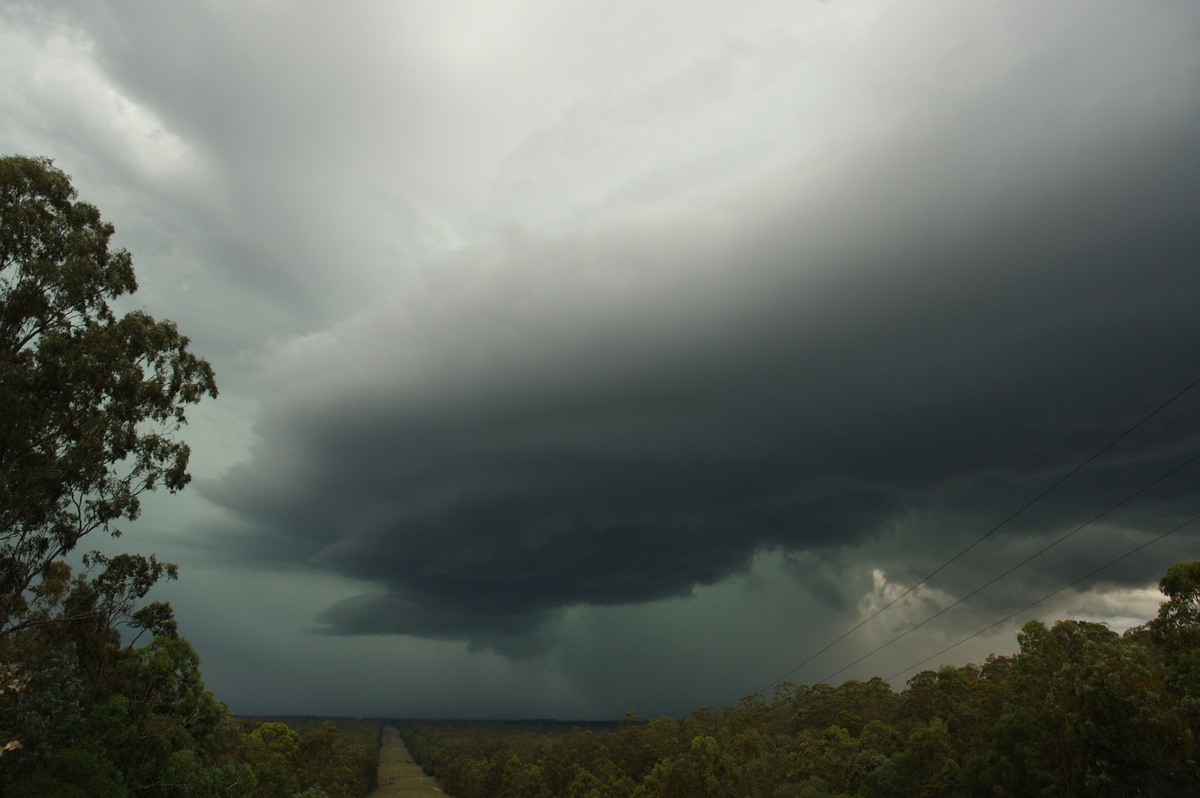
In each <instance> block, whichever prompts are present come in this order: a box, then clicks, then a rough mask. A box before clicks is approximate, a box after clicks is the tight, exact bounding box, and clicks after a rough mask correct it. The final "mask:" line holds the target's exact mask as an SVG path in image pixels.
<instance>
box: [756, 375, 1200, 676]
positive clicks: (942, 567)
mask: <svg viewBox="0 0 1200 798" xmlns="http://www.w3.org/2000/svg"><path fill="white" fill-rule="evenodd" d="M1197 385H1200V378H1197V379H1195V380H1193V381H1192V382H1191V383H1189V384H1188V385H1187V386H1185V387H1184V388H1183V389H1181V390H1180V391H1178V392H1177V393H1176V394H1175V395H1174V396H1172V397H1170V398H1169V399H1167V400H1166V401H1165V402H1163V403H1162V404H1160V405H1159V406H1158V407H1156V408H1154V409H1153V410H1151V411H1150V412H1149V413H1148V414H1147V415H1146V416H1144V417H1143V418H1142V419H1141V420H1140V421H1138V422H1137V423H1136V424H1134V425H1133V426H1132V427H1129V428H1128V429H1126V430H1125V431H1124V432H1122V433H1121V434H1120V435H1118V436H1117V437H1115V438H1113V439H1112V440H1111V441H1109V442H1108V443H1106V444H1105V445H1104V446H1102V447H1101V448H1100V449H1099V450H1097V451H1096V452H1095V453H1094V454H1093V455H1091V456H1090V457H1088V458H1087V459H1086V460H1084V461H1083V462H1082V463H1080V464H1079V465H1077V466H1075V467H1074V468H1072V469H1071V470H1070V471H1068V472H1067V473H1066V474H1064V475H1063V476H1061V477H1059V479H1058V480H1057V481H1055V482H1054V483H1053V484H1052V485H1050V487H1048V488H1046V489H1045V490H1043V491H1042V492H1041V493H1039V494H1038V495H1037V496H1034V497H1033V498H1032V499H1030V500H1029V501H1028V502H1026V503H1025V504H1024V505H1022V506H1021V507H1020V508H1019V509H1018V510H1016V511H1015V512H1013V513H1012V514H1010V515H1009V516H1008V517H1007V518H1005V519H1004V520H1003V521H1001V522H1000V523H998V524H996V525H995V526H994V527H992V528H991V529H989V530H988V531H987V532H984V533H983V534H982V535H980V536H979V537H978V538H976V539H975V541H974V542H973V543H971V544H970V545H968V546H967V547H966V548H964V549H963V550H961V551H960V552H958V553H957V554H955V555H954V556H952V557H951V558H950V559H948V560H946V561H945V562H944V563H942V564H941V565H939V566H938V567H937V568H935V569H934V570H932V571H930V572H929V573H928V574H926V575H925V576H924V577H923V578H922V579H921V580H920V581H918V582H914V583H913V584H912V585H911V586H910V587H909V588H908V589H907V590H905V591H904V592H903V593H901V594H900V595H898V596H896V597H895V598H894V599H892V600H891V601H889V602H888V603H887V604H884V605H883V606H882V607H880V608H879V609H877V610H875V612H873V613H871V614H870V615H868V616H867V617H866V618H864V619H863V620H861V621H859V622H858V624H856V625H855V626H852V627H850V629H848V630H847V631H846V632H844V633H843V634H842V635H841V637H838V638H837V639H835V640H833V641H831V642H829V643H827V644H826V645H825V646H824V647H823V648H820V649H818V650H817V651H815V652H813V653H812V654H810V655H809V656H808V657H807V658H806V659H804V660H803V661H802V662H801V663H800V664H798V665H796V666H795V667H794V668H792V669H791V670H789V671H788V672H787V673H785V674H783V675H782V676H780V677H779V678H778V679H776V680H775V681H773V682H771V683H770V684H768V685H767V686H766V687H764V688H762V690H760V691H759V692H761V693H765V692H766V691H767V690H770V689H771V688H772V687H774V686H775V685H777V684H779V683H780V682H782V681H783V680H784V679H786V678H788V677H789V676H791V675H792V674H793V673H795V672H796V671H798V670H800V669H801V668H803V667H804V666H805V665H807V664H808V663H810V662H812V661H813V660H814V659H816V658H817V657H819V656H821V655H822V654H824V653H825V652H826V651H828V650H829V649H831V648H833V647H834V646H836V645H837V644H838V643H840V642H842V641H843V640H845V639H846V638H847V637H849V636H850V635H852V634H854V633H855V632H857V631H858V630H859V629H861V628H862V627H864V626H866V625H867V624H868V623H870V622H871V621H873V620H875V618H876V617H878V616H879V615H881V614H883V613H884V612H886V611H887V610H888V609H889V608H890V607H891V606H892V605H893V604H895V603H896V602H897V601H900V600H901V599H902V598H904V597H905V596H907V595H909V594H910V593H912V592H913V591H914V590H916V589H917V588H918V587H920V586H921V585H923V584H925V583H926V582H928V581H929V580H930V579H932V578H933V577H935V576H937V575H938V574H939V573H940V572H942V571H943V570H945V569H946V568H947V567H948V566H949V565H951V564H952V563H954V562H956V561H957V560H958V559H959V558H961V557H962V556H963V555H964V554H966V553H967V552H969V551H970V550H971V549H973V548H975V547H976V546H978V545H979V544H980V543H982V542H983V541H984V540H986V539H987V538H989V537H991V536H992V534H994V533H995V532H998V531H1000V530H1001V529H1003V528H1004V527H1005V526H1007V525H1008V524H1009V522H1010V521H1012V520H1013V519H1015V518H1016V517H1017V516H1019V515H1020V514H1021V513H1023V512H1025V511H1026V510H1028V509H1029V508H1030V507H1032V506H1033V505H1035V504H1037V503H1038V502H1039V501H1041V500H1042V499H1043V498H1045V497H1046V495H1047V494H1049V493H1050V492H1051V491H1053V490H1054V489H1055V488H1057V487H1058V486H1059V485H1061V484H1063V483H1064V482H1066V481H1067V480H1068V479H1070V478H1071V477H1073V476H1075V475H1076V474H1077V473H1079V472H1080V471H1082V470H1083V469H1084V468H1085V467H1086V466H1088V465H1089V464H1090V463H1091V462H1092V461H1093V460H1095V459H1096V458H1097V457H1099V456H1100V455H1102V454H1104V453H1105V452H1107V451H1108V450H1109V449H1111V448H1112V447H1114V446H1116V445H1117V444H1118V443H1120V442H1121V441H1122V440H1124V439H1125V438H1127V437H1129V435H1130V434H1132V433H1133V432H1134V430H1136V429H1138V428H1139V427H1141V426H1142V425H1143V424H1145V423H1146V422H1147V421H1149V420H1150V419H1152V418H1154V417H1155V416H1156V415H1158V414H1159V413H1161V412H1162V411H1163V410H1165V409H1166V408H1167V407H1168V406H1169V405H1171V404H1173V403H1174V402H1175V401H1176V400H1177V399H1179V398H1180V397H1182V396H1183V395H1184V394H1186V393H1187V392H1188V391H1190V390H1192V389H1193V388H1195V387H1196V386H1197ZM847 667H849V666H847ZM839 673H840V671H839Z"/></svg>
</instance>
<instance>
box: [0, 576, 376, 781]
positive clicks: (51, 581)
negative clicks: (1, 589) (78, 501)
mask: <svg viewBox="0 0 1200 798" xmlns="http://www.w3.org/2000/svg"><path fill="white" fill-rule="evenodd" d="M90 559H91V564H92V565H93V566H94V568H98V569H99V571H100V572H99V574H97V573H96V572H95V571H93V572H92V573H91V574H90V575H89V576H83V575H80V576H72V573H71V570H70V569H69V568H68V567H67V566H66V565H64V564H62V563H58V564H56V565H55V566H54V567H53V568H51V569H50V571H49V572H48V573H47V575H46V577H45V578H44V579H43V580H42V581H41V583H40V584H39V585H38V587H37V588H36V590H35V591H34V592H33V595H32V601H31V605H30V607H29V609H28V612H27V613H26V615H25V616H24V617H25V619H26V620H27V621H29V622H30V623H29V625H28V626H27V627H25V628H23V629H20V630H17V631H14V632H12V633H10V634H7V635H4V636H3V637H0V655H2V656H0V661H4V662H7V663H9V664H7V665H5V666H4V671H5V672H4V673H3V674H0V676H2V677H3V680H2V681H0V748H3V749H5V750H4V751H3V754H2V757H0V795H4V796H6V798H47V796H54V797H55V798H73V797H74V796H78V798H125V797H126V796H139V797H140V796H145V797H146V798H158V797H159V796H162V797H163V798H165V797H166V796H173V797H174V796H178V797H179V798H211V796H236V797H238V798H293V797H294V796H302V797H303V798H363V796H365V795H367V794H368V793H369V792H370V791H371V790H372V789H374V786H375V775H376V770H377V767H378V761H379V729H380V726H379V724H377V723H372V724H365V725H364V726H363V728H361V729H354V728H352V727H349V726H347V725H345V724H343V726H342V727H341V728H339V727H338V726H336V725H335V724H334V723H331V722H325V723H322V724H315V723H312V724H308V726H307V727H305V726H300V727H299V728H300V729H301V731H302V732H303V734H301V733H298V732H297V731H296V730H294V729H293V728H290V727H289V725H286V724H284V723H280V722H277V721H268V722H262V721H257V720H244V719H243V720H239V719H237V718H235V717H234V716H233V715H232V714H231V713H230V712H229V710H228V709H227V708H226V707H225V705H224V704H222V703H221V702H219V701H217V700H216V699H215V698H214V697H213V696H212V694H211V693H209V692H208V691H207V690H205V688H204V683H203V681H202V680H201V678H200V670H199V657H198V656H197V655H196V652H195V651H194V650H193V649H192V647H191V645H189V644H188V642H187V641H186V640H184V639H183V638H182V637H179V636H178V635H177V633H176V632H175V624H174V621H173V620H172V618H171V614H170V609H169V607H167V606H166V605H163V604H150V605H147V606H146V607H145V608H143V609H141V610H138V611H136V612H132V613H131V612H130V610H129V607H128V606H126V605H125V603H124V600H123V595H124V594H123V593H121V591H116V592H114V593H113V594H107V593H105V591H104V590H103V589H102V586H103V585H106V584H113V585H117V584H122V585H123V584H126V583H127V582H128V579H127V578H126V577H127V576H128V573H126V572H127V571H128V570H129V569H135V570H136V569H137V568H138V567H139V566H142V567H144V566H146V565H147V563H148V562H149V561H146V560H141V559H140V558H130V557H127V556H124V555H123V556H120V557H114V558H111V559H107V558H97V557H92V558H90ZM101 566H102V567H101ZM106 573H107V574H108V578H105V574H106ZM118 576H121V578H117V577H118ZM149 576H153V574H148V575H147V577H149ZM151 581H152V580H151ZM98 585H99V586H101V589H98V587H97V586H98ZM121 625H129V626H132V627H134V628H135V629H138V628H140V629H141V630H142V631H144V632H145V633H147V635H152V639H151V640H150V642H149V643H147V644H145V645H137V642H138V640H137V639H135V640H134V641H133V642H132V643H130V644H125V643H123V642H122V640H121V636H120V634H119V633H118V627H119V626H121ZM372 735H373V736H372Z"/></svg>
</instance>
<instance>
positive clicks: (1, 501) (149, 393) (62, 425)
mask: <svg viewBox="0 0 1200 798" xmlns="http://www.w3.org/2000/svg"><path fill="white" fill-rule="evenodd" d="M112 234H113V226H112V225H111V224H108V223H106V222H104V221H102V220H101V218H100V213H99V211H98V210H97V209H96V208H95V207H94V206H92V205H89V204H88V203H86V202H80V201H77V200H76V192H75V189H74V188H73V187H72V185H71V181H70V178H68V177H67V175H65V174H64V173H63V172H62V171H60V170H59V169H57V168H55V167H54V165H53V163H52V162H51V161H50V160H49V159H46V158H27V157H21V156H9V157H3V158H0V637H3V636H6V635H11V634H12V633H13V632H16V631H19V630H21V629H23V628H27V627H28V626H30V625H34V624H38V623H42V622H45V621H46V620H48V619H49V618H50V617H51V615H52V614H50V613H46V612H31V609H33V608H32V607H31V600H34V599H36V596H34V595H33V594H32V593H31V591H32V590H33V588H35V587H36V585H37V584H38V582H39V580H41V579H42V578H43V577H45V576H46V575H47V573H48V572H49V569H50V568H51V566H52V564H53V563H54V562H55V561H57V560H59V559H60V558H62V557H63V556H64V555H66V554H67V553H68V552H70V551H72V550H73V549H74V548H75V547H76V546H77V545H78V543H79V541H80V540H81V539H82V538H83V537H84V536H86V535H88V534H89V533H91V532H94V531H96V530H104V531H107V532H110V533H112V534H113V535H116V534H119V531H118V530H117V529H115V528H114V527H113V526H112V524H113V523H114V522H117V521H119V520H121V519H130V520H131V519H134V518H136V517H137V516H138V513H139V509H140V506H139V496H140V495H141V494H142V493H143V492H145V491H148V490H154V489H155V488H158V487H160V486H161V487H165V488H166V489H167V490H169V491H171V492H174V491H177V490H179V489H180V488H182V487H183V486H184V485H186V484H187V482H188V480H189V476H188V473H187V463H188V447H187V445H186V444H184V443H183V442H182V441H179V440H177V439H176V437H175V433H176V432H177V431H178V430H179V428H180V427H181V425H182V424H184V423H185V421H186V416H185V413H184V409H185V407H186V406H187V405H189V404H193V403H195V402H198V401H199V400H200V399H201V398H203V397H204V396H206V395H208V396H216V393H217V388H216V383H215V381H214V379H213V372H212V368H211V367H210V366H209V364H208V363H207V362H206V361H204V360H202V359H200V358H198V357H196V356H195V355H193V354H192V353H191V352H190V351H189V350H188V343H189V342H188V339H187V338H186V337H184V336H183V335H181V334H180V333H179V331H178V329H177V328H176V326H175V324H174V323H172V322H170V321H156V320H155V319H153V318H152V317H151V316H149V315H148V314H146V313H144V312H142V311H133V312H130V313H127V314H125V315H123V316H117V315H116V314H115V313H114V312H113V310H112V308H111V307H110V306H109V301H110V300H113V299H116V298H117V297H120V296H123V295H125V294H129V293H132V292H133V291H135V290H136V289H137V282H136V280H135V278H134V273H133V263H132V259H131V257H130V255H129V253H128V252H126V251H125V250H123V249H117V250H110V248H109V240H110V238H111V236H112ZM139 562H140V567H139V566H138V564H137V563H130V562H129V561H124V562H123V563H122V564H121V567H122V568H123V569H124V572H125V575H126V576H128V577H129V578H130V580H132V581H131V582H130V583H129V584H130V586H131V587H132V590H126V591H125V595H130V594H131V593H132V592H137V591H139V590H141V589H142V588H143V587H145V588H147V589H148V585H146V584H145V582H146V580H145V578H144V577H146V576H147V575H150V576H153V577H154V578H157V577H158V576H161V575H162V574H163V573H164V570H163V569H162V568H161V567H160V566H158V565H157V564H155V563H152V562H151V561H149V560H139ZM105 573H107V575H108V577H110V578H112V577H115V576H116V573H115V572H114V571H112V569H108V568H106V569H105ZM139 574H140V577H139ZM139 578H141V582H140V583H139V584H136V585H135V584H133V583H134V582H137V581H138V579H139ZM150 581H151V582H152V581H153V579H151V580H150ZM117 592H121V591H117ZM141 592H142V595H144V590H141ZM138 598H140V596H138ZM43 609H44V608H43ZM110 609H111V607H110Z"/></svg>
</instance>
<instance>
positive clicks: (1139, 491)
mask: <svg viewBox="0 0 1200 798" xmlns="http://www.w3.org/2000/svg"><path fill="white" fill-rule="evenodd" d="M1196 460H1200V452H1197V453H1196V454H1194V455H1192V456H1191V457H1189V458H1188V459H1187V460H1184V461H1183V462H1182V463H1180V464H1179V465H1177V466H1175V467H1174V468H1172V469H1171V470H1170V471H1167V472H1166V473H1165V474H1162V475H1160V476H1158V477H1156V478H1155V479H1154V480H1152V481H1151V482H1148V483H1147V484H1145V485H1143V486H1142V487H1140V488H1138V489H1137V490H1135V491H1134V492H1133V493H1131V494H1129V495H1128V496H1126V497H1125V498H1124V499H1121V501H1119V502H1117V503H1116V504H1114V505H1112V506H1110V507H1109V508H1108V509H1107V510H1105V511H1104V512H1102V513H1100V514H1099V515H1095V516H1093V517H1092V518H1091V520H1089V521H1086V522H1084V523H1082V524H1080V525H1079V526H1077V527H1075V528H1074V529H1072V530H1071V531H1070V532H1068V533H1067V534H1065V535H1063V536H1062V537H1060V538H1058V539H1057V540H1055V541H1053V542H1051V543H1050V544H1049V545H1047V546H1043V547H1042V548H1041V549H1038V550H1037V551H1036V552H1034V553H1033V554H1031V555H1029V556H1028V557H1026V558H1025V559H1023V560H1021V561H1020V562H1019V563H1017V564H1016V565H1014V566H1013V567H1011V568H1009V569H1008V570H1007V571H1005V572H1004V573H1002V574H1000V575H998V576H994V577H992V578H991V579H990V580H988V581H987V582H984V583H983V584H982V585H980V586H979V587H977V588H975V589H974V590H972V591H971V592H970V593H968V594H966V595H965V596H963V597H961V598H959V599H958V600H957V601H955V602H953V603H952V604H948V605H946V606H945V607H943V608H942V609H940V610H938V611H937V612H935V613H934V614H933V615H930V616H929V617H928V618H926V619H925V620H923V621H921V622H920V623H918V624H916V625H914V626H910V627H909V628H908V629H905V630H904V631H903V632H901V633H900V634H898V635H896V636H895V637H893V638H892V639H891V640H888V641H887V642H886V643H883V644H881V645H879V646H876V647H875V648H874V649H872V650H871V651H868V652H867V653H866V654H863V655H862V656H861V657H859V658H858V659H856V660H854V662H851V663H850V664H849V665H844V666H842V667H841V668H838V669H837V670H836V671H834V672H833V673H831V674H829V675H828V676H826V677H825V678H824V679H822V680H821V681H822V682H825V683H828V682H829V680H830V679H832V678H833V677H834V676H837V675H838V674H839V673H841V672H842V671H845V670H847V669H849V668H853V667H854V666H855V665H857V664H858V663H860V662H862V661H863V660H865V659H868V658H870V657H873V656H875V655H876V654H878V653H879V652H880V651H882V650H883V649H885V648H887V647H888V646H890V645H891V644H892V643H895V642H896V641H898V640H900V639H902V638H904V637H907V636H908V635H909V634H911V633H912V632H915V631H917V630H918V629H920V628H921V627H922V626H924V625H925V624H927V623H929V622H930V621H932V620H933V619H935V618H937V617H938V616H940V615H943V614H945V613H947V612H949V611H950V610H952V609H954V608H955V607H957V606H958V605H959V604H962V603H963V602H964V601H966V600H967V599H969V598H971V597H972V596H974V595H976V594H977V593H981V592H983V591H984V590H986V589H987V588H989V587H991V586H992V585H994V584H995V583H996V582H999V581H1000V580H1001V579H1003V578H1004V577H1006V576H1008V575H1009V574H1011V573H1012V572H1013V571H1016V570H1018V569H1019V568H1021V567H1023V566H1025V565H1027V564H1028V563H1030V562H1031V561H1033V560H1035V559H1037V558H1038V557H1041V556H1042V555H1043V554H1045V553H1046V552H1048V551H1050V549H1052V548H1054V547H1055V546H1057V545H1058V544H1059V543H1062V542H1063V541H1064V540H1066V539H1067V538H1069V537H1071V536H1072V535H1074V534H1076V533H1078V532H1081V531H1083V530H1084V529H1086V528H1087V527H1089V526H1091V525H1092V524H1094V523H1096V522H1097V521H1099V520H1100V519H1101V518H1103V517H1104V516H1106V515H1108V514H1109V513H1111V512H1112V511H1113V510H1116V509H1117V508H1119V507H1121V506H1122V505H1124V504H1126V503H1128V502H1129V501H1130V500H1132V499H1134V498H1135V497H1137V496H1140V495H1141V494H1143V493H1145V492H1146V491H1147V490H1149V489H1150V488H1152V487H1154V486H1155V485H1157V484H1158V483H1160V482H1162V481H1163V480H1164V479H1166V478H1167V477H1169V476H1171V475H1172V474H1174V473H1175V472H1177V471H1180V470H1182V469H1184V468H1186V467H1187V466H1189V465H1191V464H1192V463H1194V462H1195V461H1196Z"/></svg>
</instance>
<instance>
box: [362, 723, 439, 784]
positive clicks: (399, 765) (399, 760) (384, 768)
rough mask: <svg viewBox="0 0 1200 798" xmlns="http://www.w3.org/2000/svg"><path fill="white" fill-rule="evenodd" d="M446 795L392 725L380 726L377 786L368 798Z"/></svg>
mask: <svg viewBox="0 0 1200 798" xmlns="http://www.w3.org/2000/svg"><path fill="white" fill-rule="evenodd" d="M435 795H436V796H439V798H445V795H446V794H445V793H444V792H442V788H441V785H439V784H438V783H437V779H434V778H432V777H430V776H426V775H425V773H424V771H422V770H421V766H420V765H418V764H417V763H416V762H414V761H413V758H412V757H411V756H409V754H408V749H407V748H405V747H404V741H403V740H401V739H400V733H399V732H398V731H397V730H396V728H395V727H394V726H384V727H383V744H382V745H381V746H380V747H379V787H378V789H376V790H375V792H373V793H371V794H370V795H369V796H367V798H430V796H435Z"/></svg>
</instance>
